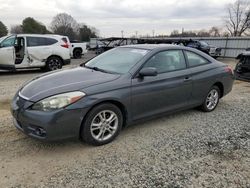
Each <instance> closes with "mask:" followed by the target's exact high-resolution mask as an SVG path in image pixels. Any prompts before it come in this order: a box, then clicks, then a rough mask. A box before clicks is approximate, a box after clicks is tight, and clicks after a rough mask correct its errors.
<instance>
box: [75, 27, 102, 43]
mask: <svg viewBox="0 0 250 188" xmlns="http://www.w3.org/2000/svg"><path fill="white" fill-rule="evenodd" d="M97 33H98V31H97V30H96V29H95V28H94V27H91V28H90V27H88V26H87V25H85V24H81V26H80V29H79V36H78V38H79V40H81V41H89V39H90V38H96V37H97Z"/></svg>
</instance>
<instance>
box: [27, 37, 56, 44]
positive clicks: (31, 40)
mask: <svg viewBox="0 0 250 188" xmlns="http://www.w3.org/2000/svg"><path fill="white" fill-rule="evenodd" d="M55 43H57V40H56V39H53V38H47V37H27V46H49V45H52V44H55Z"/></svg>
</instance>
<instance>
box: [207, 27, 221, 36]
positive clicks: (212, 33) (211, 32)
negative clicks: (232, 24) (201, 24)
mask: <svg viewBox="0 0 250 188" xmlns="http://www.w3.org/2000/svg"><path fill="white" fill-rule="evenodd" d="M209 35H210V36H211V37H220V36H221V32H220V29H219V28H218V27H215V26H213V27H212V28H211V29H210V30H209Z"/></svg>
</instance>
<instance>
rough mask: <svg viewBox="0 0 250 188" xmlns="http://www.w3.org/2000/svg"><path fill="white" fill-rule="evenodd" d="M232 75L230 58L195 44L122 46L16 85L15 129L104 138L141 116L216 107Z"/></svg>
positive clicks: (40, 135)
mask: <svg viewBox="0 0 250 188" xmlns="http://www.w3.org/2000/svg"><path fill="white" fill-rule="evenodd" d="M233 81H234V79H233V74H232V70H231V69H230V68H229V67H228V66H227V65H225V64H223V63H221V62H219V61H216V60H215V59H213V58H211V57H210V56H208V55H206V54H204V53H201V52H200V51H198V50H196V49H192V48H187V47H181V46H177V45H131V46H123V47H117V48H114V49H111V50H109V51H107V52H105V53H103V54H101V55H99V56H97V57H95V58H93V59H91V60H90V61H89V62H88V63H86V64H85V65H81V66H80V67H77V68H73V69H68V70H63V71H57V72H55V73H50V74H46V75H43V76H39V77H37V78H34V79H33V80H31V81H30V82H28V83H26V84H25V85H23V86H22V87H21V89H20V90H18V91H17V93H16V95H15V97H14V98H13V101H12V105H11V109H12V110H11V111H12V115H13V117H14V124H15V126H16V127H17V129H19V130H20V131H22V132H24V133H25V134H27V135H29V136H31V137H34V138H37V139H40V140H58V139H65V138H71V137H76V138H79V137H80V138H82V139H83V140H84V141H85V142H87V143H90V144H93V145H102V144H106V143H109V142H111V141H112V140H113V139H114V138H115V137H116V136H117V135H118V134H119V132H120V130H121V129H122V127H124V126H127V125H129V124H132V123H134V122H136V121H138V120H143V119H145V118H148V117H152V116H156V115H159V114H163V113H172V112H175V111H180V110H184V109H189V108H194V107H198V106H199V107H200V108H201V109H202V110H203V111H205V112H211V111H213V110H214V109H215V108H216V106H217V104H218V103H219V100H220V98H222V97H223V96H225V95H226V94H228V93H229V92H230V91H231V89H232V85H233Z"/></svg>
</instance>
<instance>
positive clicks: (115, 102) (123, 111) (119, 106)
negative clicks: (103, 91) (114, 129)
mask: <svg viewBox="0 0 250 188" xmlns="http://www.w3.org/2000/svg"><path fill="white" fill-rule="evenodd" d="M104 103H110V104H113V105H115V106H116V107H118V108H119V109H120V110H121V112H122V116H123V125H122V127H125V126H126V124H127V117H128V112H127V109H126V107H125V105H124V104H122V102H120V101H118V100H114V99H108V100H103V101H100V102H97V103H96V104H94V105H93V106H92V107H91V108H90V109H89V110H88V112H87V113H86V115H85V117H84V118H83V120H82V123H81V127H80V130H79V138H81V131H82V129H83V126H84V122H85V121H86V117H87V115H88V114H89V112H90V111H91V110H92V109H94V108H95V107H96V106H98V105H101V104H104Z"/></svg>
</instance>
